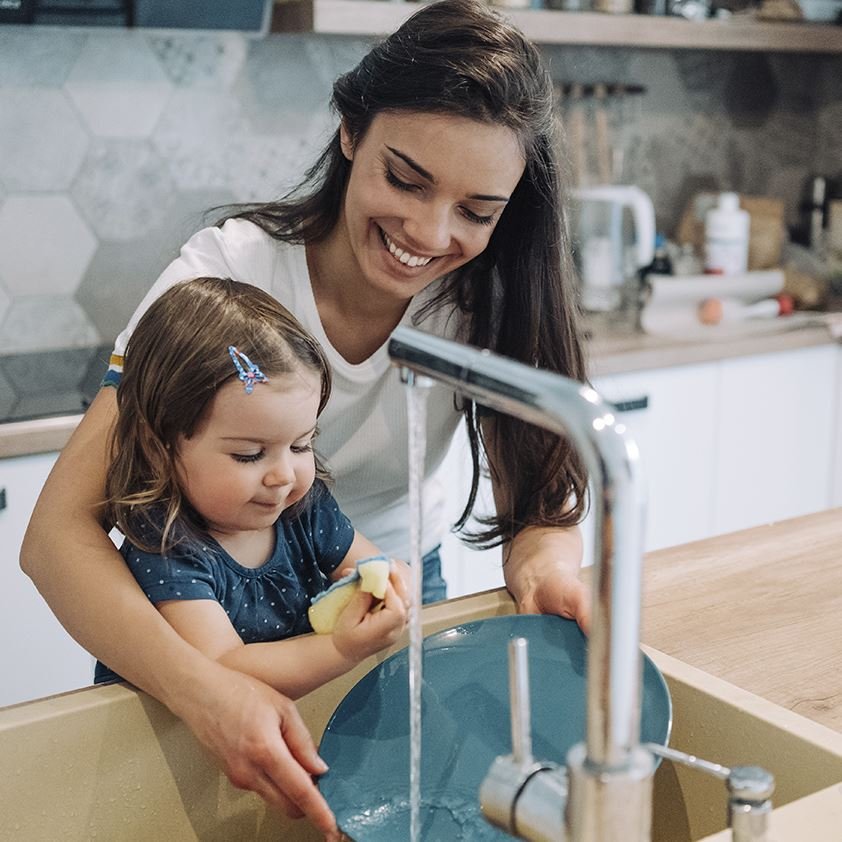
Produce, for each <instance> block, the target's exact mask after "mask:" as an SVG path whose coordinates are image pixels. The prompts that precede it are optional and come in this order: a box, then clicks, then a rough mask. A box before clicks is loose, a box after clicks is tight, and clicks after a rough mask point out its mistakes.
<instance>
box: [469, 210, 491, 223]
mask: <svg viewBox="0 0 842 842" xmlns="http://www.w3.org/2000/svg"><path fill="white" fill-rule="evenodd" d="M462 215H463V216H464V217H465V219H467V220H468V221H469V222H476V223H477V225H491V223H492V222H494V218H495V215H494V214H493V213H492V214H491V216H480V215H479V214H478V213H474V212H473V211H472V210H468V208H462Z"/></svg>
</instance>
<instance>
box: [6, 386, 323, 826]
mask: <svg viewBox="0 0 842 842" xmlns="http://www.w3.org/2000/svg"><path fill="white" fill-rule="evenodd" d="M116 414H117V404H116V397H115V394H114V392H113V390H112V389H110V388H105V389H101V390H100V392H99V394H98V395H97V397H96V398H95V400H94V401H93V403H92V404H91V406H90V408H89V409H88V411H87V412H86V413H85V416H84V418H83V419H82V421H81V423H80V424H79V427H78V428H77V430H76V431H75V432H74V434H73V436H72V437H71V439H70V441H69V442H68V444H67V445H66V446H65V448H64V450H63V451H62V454H61V456H60V457H59V460H58V462H57V463H56V465H55V467H54V468H53V470H52V472H51V473H50V476H49V478H48V479H47V482H46V484H45V486H44V489H43V491H42V492H41V496H40V497H39V499H38V503H37V505H36V507H35V511H34V513H33V516H32V520H31V521H30V524H29V527H28V529H27V531H26V535H25V537H24V542H23V546H22V549H21V567H22V568H23V570H24V572H26V573H27V574H28V575H29V576H30V577H31V578H32V580H33V581H34V583H35V585H36V586H37V588H38V590H39V591H40V592H41V595H42V596H43V597H44V599H45V600H46V601H47V603H48V604H49V605H50V608H52V610H53V611H54V612H55V614H56V616H57V617H58V618H59V620H60V621H61V623H62V625H64V627H65V628H66V629H67V630H68V632H69V633H70V634H71V635H72V636H73V637H74V638H75V639H76V640H77V641H78V642H79V643H80V644H81V645H82V646H84V647H85V648H86V649H87V650H88V651H89V652H91V653H92V654H93V655H95V656H96V657H97V658H99V659H100V660H101V661H102V662H103V663H106V664H108V666H109V667H111V668H112V669H114V670H115V671H117V672H118V673H119V674H120V675H122V676H124V677H125V678H127V679H128V680H129V681H131V682H132V683H133V684H136V685H137V686H138V687H141V688H142V689H144V690H146V691H147V692H149V693H151V694H152V695H153V696H155V698H157V699H159V700H160V701H161V702H163V703H164V704H165V705H167V707H168V708H170V710H172V712H173V713H175V714H176V715H177V716H179V717H181V718H182V719H184V721H185V722H186V723H187V725H188V726H189V727H190V728H191V730H192V731H193V732H194V734H195V735H196V736H197V738H198V739H199V740H200V741H201V742H202V743H203V744H204V745H205V746H207V747H208V748H209V749H210V750H211V752H213V754H214V755H215V756H216V757H217V758H218V759H219V760H220V763H221V765H222V767H223V769H224V771H225V773H226V774H227V775H228V777H229V778H230V779H231V781H232V783H233V784H234V785H235V786H238V787H240V788H243V789H252V790H254V791H255V792H257V793H258V794H259V795H261V796H262V797H263V798H265V799H266V800H267V801H268V802H270V803H272V804H274V805H276V806H278V807H280V808H281V809H283V810H284V811H286V812H287V813H289V814H290V815H297V816H300V815H302V813H304V814H306V815H307V816H309V817H310V819H311V820H312V821H313V823H314V824H315V825H316V826H317V827H318V828H319V829H320V830H322V832H324V833H326V834H329V835H330V834H335V833H336V824H335V821H334V819H333V816H332V815H331V813H330V810H329V809H328V807H327V804H326V803H325V802H324V799H323V798H322V797H321V795H320V794H319V792H318V790H317V789H316V787H315V785H314V784H313V781H312V779H311V775H313V774H319V773H321V772H324V771H325V766H324V763H323V762H322V761H321V759H320V758H319V757H318V755H317V753H316V750H315V747H314V745H313V741H312V738H311V737H310V735H309V733H308V732H307V729H306V728H305V726H304V724H303V722H302V721H301V718H300V716H299V715H298V713H297V711H296V709H295V706H294V705H293V704H292V702H290V701H289V700H288V699H285V698H283V697H282V696H280V695H279V694H278V693H277V692H275V691H274V690H272V689H271V688H269V687H266V686H265V685H262V684H260V683H259V682H258V681H255V680H254V679H252V678H248V677H246V676H244V675H241V674H239V673H237V672H234V671H232V670H230V669H225V668H224V667H223V666H222V665H220V664H217V663H216V662H214V661H212V660H210V659H208V658H207V657H205V656H204V655H202V653H200V652H199V651H198V650H196V649H195V648H194V647H192V646H190V645H189V644H188V643H186V642H185V641H184V640H183V639H182V638H181V637H180V636H179V635H178V634H177V633H176V632H175V631H174V630H173V629H172V627H171V626H170V625H169V624H168V623H167V622H166V620H164V619H163V617H161V615H160V614H159V613H158V611H157V610H156V609H155V607H154V606H153V605H152V604H151V603H150V602H149V600H148V599H147V598H146V596H145V595H144V594H143V592H142V591H141V590H140V588H139V587H138V585H137V582H136V581H135V580H134V577H133V576H132V575H131V573H130V572H129V570H128V569H127V567H126V565H125V563H124V562H123V559H122V557H121V556H120V555H119V553H118V552H117V550H116V548H115V547H114V545H113V544H112V542H111V540H110V539H109V537H108V535H107V533H106V530H105V529H104V527H103V524H102V523H101V522H100V520H99V517H100V514H99V513H100V509H101V507H100V503H101V500H102V497H103V495H104V489H105V473H106V464H107V439H108V434H109V432H110V429H111V426H112V424H113V423H114V419H115V417H116ZM115 630H119V633H116V634H115Z"/></svg>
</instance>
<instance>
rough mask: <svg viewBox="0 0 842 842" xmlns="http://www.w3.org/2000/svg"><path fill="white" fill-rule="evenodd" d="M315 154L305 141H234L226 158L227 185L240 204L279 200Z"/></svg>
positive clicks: (283, 139) (249, 139) (245, 136)
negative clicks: (277, 198)
mask: <svg viewBox="0 0 842 842" xmlns="http://www.w3.org/2000/svg"><path fill="white" fill-rule="evenodd" d="M318 151H319V149H318V148H317V147H316V146H315V144H313V143H311V142H310V141H308V140H307V139H304V138H291V137H289V138H282V137H278V138H268V137H255V136H248V135H242V136H240V137H237V138H234V139H232V142H231V144H230V146H229V148H228V150H227V155H226V158H225V172H226V174H227V179H228V180H227V183H228V186H229V187H230V188H231V190H232V192H233V193H234V195H235V196H236V197H237V199H238V200H239V201H242V202H265V201H268V200H269V199H273V198H276V197H279V196H281V195H282V194H284V193H286V192H287V191H288V190H290V189H291V188H292V187H294V186H295V185H297V184H298V182H299V181H300V180H301V178H302V176H303V174H304V171H305V170H306V169H307V168H308V167H309V166H310V165H311V164H312V163H313V161H314V160H315V158H316V155H317V153H318Z"/></svg>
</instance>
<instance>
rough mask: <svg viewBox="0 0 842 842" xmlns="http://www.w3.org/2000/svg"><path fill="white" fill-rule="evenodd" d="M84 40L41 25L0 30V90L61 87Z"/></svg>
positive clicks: (68, 32) (81, 34) (76, 34)
mask: <svg viewBox="0 0 842 842" xmlns="http://www.w3.org/2000/svg"><path fill="white" fill-rule="evenodd" d="M87 37H88V36H87V35H86V34H84V33H81V32H71V31H69V30H67V29H53V28H50V27H42V26H2V27H0V87H8V86H15V87H16V86H19V85H23V86H26V87H44V88H46V87H60V86H61V85H62V84H63V83H64V81H65V79H66V78H67V74H68V73H69V72H70V68H71V67H73V64H74V62H75V61H76V59H77V58H78V56H79V53H80V52H81V50H82V47H83V46H84V44H85V41H86V39H87Z"/></svg>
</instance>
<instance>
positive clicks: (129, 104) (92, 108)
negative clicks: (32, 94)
mask: <svg viewBox="0 0 842 842" xmlns="http://www.w3.org/2000/svg"><path fill="white" fill-rule="evenodd" d="M65 90H66V91H67V93H68V94H69V95H70V97H71V99H72V100H73V102H74V103H75V105H76V107H77V108H78V109H79V112H80V113H81V115H82V118H83V119H84V120H85V122H86V124H87V125H88V127H89V129H90V130H91V132H92V133H93V134H94V135H97V136H98V137H119V138H131V137H147V136H148V135H149V134H150V133H151V132H152V129H153V128H154V127H155V123H156V122H157V120H158V117H159V116H160V114H161V111H162V110H163V108H164V106H165V105H166V102H167V98H168V97H169V95H170V91H171V90H172V85H171V83H170V81H169V79H168V78H167V76H166V74H165V73H164V70H163V68H162V67H161V65H160V63H159V62H158V60H157V58H156V57H155V55H154V53H153V52H152V50H150V48H149V45H148V44H147V42H146V40H145V39H144V37H143V36H142V35H140V34H138V33H130V32H125V33H115V34H107V35H106V34H103V35H100V34H97V35H96V36H95V37H91V38H90V39H89V40H88V42H87V43H86V44H85V47H84V49H83V50H82V52H81V54H80V56H79V58H78V60H77V61H76V64H75V65H74V66H73V69H72V70H71V72H70V75H69V76H68V80H67V82H66V83H65Z"/></svg>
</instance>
